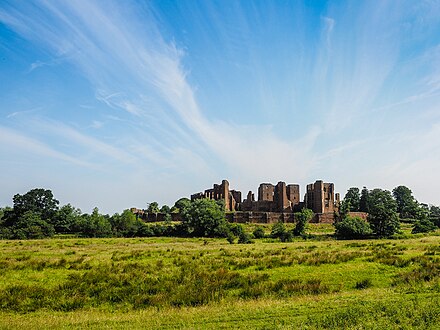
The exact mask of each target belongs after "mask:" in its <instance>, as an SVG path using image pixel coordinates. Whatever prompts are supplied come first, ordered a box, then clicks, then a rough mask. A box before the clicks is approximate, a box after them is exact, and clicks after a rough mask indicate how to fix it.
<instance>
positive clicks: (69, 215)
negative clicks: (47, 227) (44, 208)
mask: <svg viewBox="0 0 440 330" xmlns="http://www.w3.org/2000/svg"><path fill="white" fill-rule="evenodd" d="M80 217H81V210H80V209H77V208H74V207H73V206H72V205H70V204H67V205H63V206H62V207H61V208H60V209H59V210H57V212H56V214H55V215H54V216H53V217H52V219H51V221H50V223H51V224H52V225H53V226H54V228H55V231H56V232H57V233H71V232H72V231H73V228H74V226H75V223H76V222H78V220H79V218H80Z"/></svg>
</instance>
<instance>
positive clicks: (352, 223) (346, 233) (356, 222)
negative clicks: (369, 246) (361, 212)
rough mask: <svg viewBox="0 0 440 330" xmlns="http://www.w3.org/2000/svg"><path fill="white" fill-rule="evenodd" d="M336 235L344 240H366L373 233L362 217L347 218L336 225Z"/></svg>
mask: <svg viewBox="0 0 440 330" xmlns="http://www.w3.org/2000/svg"><path fill="white" fill-rule="evenodd" d="M335 228H336V231H335V235H336V236H338V237H340V238H344V239H356V238H365V237H367V236H369V235H371V234H372V233H373V232H372V230H371V228H370V225H369V224H368V222H367V221H365V220H364V219H362V218H360V217H350V216H348V217H346V218H344V219H343V220H342V221H340V222H338V223H335Z"/></svg>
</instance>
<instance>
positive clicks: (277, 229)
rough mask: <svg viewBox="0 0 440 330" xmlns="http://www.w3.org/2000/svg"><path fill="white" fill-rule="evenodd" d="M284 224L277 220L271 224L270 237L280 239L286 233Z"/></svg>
mask: <svg viewBox="0 0 440 330" xmlns="http://www.w3.org/2000/svg"><path fill="white" fill-rule="evenodd" d="M286 231H287V230H286V226H285V225H284V222H281V221H280V222H277V223H276V224H274V225H273V226H272V231H271V232H270V237H272V238H279V239H281V238H282V237H283V236H285V235H286Z"/></svg>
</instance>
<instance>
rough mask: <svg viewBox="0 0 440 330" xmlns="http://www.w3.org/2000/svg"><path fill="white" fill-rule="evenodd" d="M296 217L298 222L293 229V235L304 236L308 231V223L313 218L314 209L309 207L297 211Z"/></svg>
mask: <svg viewBox="0 0 440 330" xmlns="http://www.w3.org/2000/svg"><path fill="white" fill-rule="evenodd" d="M295 218H296V220H297V223H296V226H295V228H294V229H293V235H294V236H303V235H304V234H305V233H306V229H307V223H308V222H309V221H310V220H312V218H313V211H312V210H309V209H302V210H301V212H298V213H295Z"/></svg>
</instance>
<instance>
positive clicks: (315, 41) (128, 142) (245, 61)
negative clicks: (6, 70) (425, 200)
mask: <svg viewBox="0 0 440 330" xmlns="http://www.w3.org/2000/svg"><path fill="white" fill-rule="evenodd" d="M157 5H158V4H157V3H154V2H148V3H147V4H144V5H142V6H138V4H137V3H128V4H127V3H124V4H123V5H122V4H121V3H119V2H117V1H107V2H105V4H104V3H101V2H90V1H81V0H80V1H74V2H71V1H58V2H50V1H36V2H34V3H29V2H16V3H6V4H4V5H2V6H0V21H1V22H3V23H4V24H5V25H6V26H8V27H9V28H11V29H13V30H14V31H15V32H17V33H18V34H20V36H22V37H24V38H27V39H28V40H30V41H31V42H32V43H33V44H34V45H37V46H38V47H40V48H41V49H43V50H44V51H45V52H48V53H50V54H51V55H50V56H52V57H53V58H54V60H53V61H49V62H43V61H39V60H33V62H31V64H30V71H33V70H35V69H37V68H40V69H41V70H43V69H44V67H45V66H47V65H54V64H58V62H57V61H58V59H59V58H62V61H63V64H64V63H68V64H69V65H72V66H73V67H74V68H76V69H77V70H76V71H77V72H80V73H81V74H82V76H83V77H85V78H86V80H87V81H88V82H89V83H90V85H91V86H92V88H93V89H94V92H92V93H91V95H94V96H95V99H94V100H92V103H93V106H91V105H89V102H88V101H87V100H85V101H84V100H80V101H78V103H81V105H79V106H76V108H75V111H81V109H86V110H87V111H84V110H83V112H82V114H83V115H84V117H83V118H81V119H79V118H78V117H72V113H74V110H72V109H70V110H68V109H67V108H66V109H67V110H65V109H64V108H63V107H56V106H53V108H56V110H53V111H54V113H55V111H56V115H54V116H53V117H54V118H57V119H47V118H46V119H43V118H38V119H35V118H34V119H31V120H29V121H28V122H25V120H24V119H20V118H21V116H19V114H20V113H21V112H19V111H14V112H13V113H10V114H9V115H7V119H14V120H17V122H19V123H20V124H21V125H23V126H25V125H29V128H30V129H29V130H28V132H27V134H28V135H26V136H22V135H20V134H18V133H17V131H7V135H5V136H7V137H8V141H12V140H13V136H15V135H14V134H18V135H17V138H18V141H20V142H17V144H18V145H20V148H24V146H25V144H26V143H27V142H29V143H30V145H31V146H34V145H35V143H37V142H35V141H37V139H38V138H39V137H44V138H45V139H47V140H49V139H53V142H52V143H53V144H50V145H45V144H42V145H41V142H38V143H37V144H36V148H35V150H39V152H40V153H41V154H44V153H47V154H48V155H51V157H58V158H59V159H61V157H64V158H65V157H67V158H65V159H66V160H69V161H70V160H71V158H72V159H83V160H87V161H91V160H92V159H93V161H94V162H96V163H97V164H99V165H102V166H104V165H107V164H110V163H111V164H113V165H114V166H115V168H118V169H119V166H120V167H123V166H127V167H126V171H130V174H131V175H132V177H133V178H136V175H137V174H138V175H139V177H142V178H143V179H145V180H148V178H149V179H150V180H152V181H154V182H158V181H159V178H165V177H166V178H167V180H170V181H171V180H173V179H174V178H175V177H173V173H174V175H176V176H177V175H180V176H183V174H182V173H183V172H184V173H187V175H186V177H185V178H182V179H181V181H180V182H183V181H184V180H187V179H188V177H191V178H193V179H194V180H196V178H197V180H204V181H206V182H207V183H209V184H210V183H211V181H217V180H219V179H220V178H221V177H229V178H230V179H231V181H234V182H235V185H238V187H237V188H240V189H243V188H244V187H249V185H250V184H252V187H253V186H254V185H255V184H258V182H259V181H262V180H272V181H277V180H289V181H292V182H298V181H301V183H305V182H306V181H309V180H314V179H316V175H322V176H327V177H330V180H333V179H334V180H337V179H338V178H339V179H340V180H341V181H343V180H345V177H346V176H347V171H346V168H347V167H348V166H349V165H350V166H352V167H353V168H354V170H353V171H354V174H352V177H357V178H358V179H359V181H361V179H362V180H363V179H364V178H365V180H367V179H368V178H370V179H371V178H374V175H375V173H376V174H377V171H378V169H377V166H379V167H380V166H382V167H383V168H387V169H389V171H394V172H395V173H398V172H399V173H406V172H405V171H413V170H414V168H416V167H417V165H414V166H415V167H412V166H413V165H412V164H416V162H414V158H412V157H411V156H410V155H409V156H408V155H407V154H406V153H405V152H404V151H402V148H401V147H399V143H398V142H396V141H399V139H400V138H401V137H402V134H406V133H402V132H401V131H405V130H409V129H408V126H409V124H411V121H413V122H416V121H417V124H418V125H419V126H417V127H416V128H414V129H411V132H412V133H413V134H418V133H419V132H421V131H423V127H422V124H421V122H420V119H412V120H411V118H410V116H409V115H406V117H405V116H404V115H403V114H401V116H400V117H397V116H394V117H393V114H390V113H391V112H392V111H389V110H390V109H398V108H400V107H402V106H409V105H411V106H414V107H413V108H412V109H413V111H415V110H416V106H420V105H421V104H423V105H424V106H426V108H429V109H431V111H435V109H436V105H437V104H438V103H436V102H438V101H439V97H440V95H439V91H440V87H439V86H440V83H439V81H440V79H439V77H440V74H439V71H438V69H435V67H436V66H438V67H440V65H438V64H439V63H440V61H439V59H440V56H439V54H438V49H437V47H436V45H432V46H431V47H430V49H429V50H427V51H426V53H423V52H417V51H416V50H414V49H410V48H409V47H407V45H408V44H411V43H412V42H413V40H416V39H417V38H416V37H418V38H422V37H420V35H422V34H420V35H419V34H418V35H417V36H414V39H411V33H414V34H415V33H416V32H415V31H413V30H412V27H411V26H412V25H411V24H409V23H408V21H409V22H413V21H412V20H414V18H413V17H412V16H411V15H413V14H412V10H411V8H412V7H411V6H408V8H409V9H407V8H406V7H405V6H403V5H400V4H399V3H396V2H387V1H383V2H381V3H380V4H377V3H374V4H373V3H371V2H362V3H359V4H353V3H345V2H340V3H339V2H338V3H335V4H329V5H328V6H327V7H325V8H320V10H316V12H319V13H318V14H316V13H314V14H313V16H311V17H309V16H308V15H311V14H310V13H308V11H307V10H308V9H307V8H305V7H303V6H300V5H298V4H296V5H291V6H288V8H287V9H286V10H285V12H284V9H283V8H281V7H280V8H278V7H277V6H275V5H273V4H265V5H262V7H258V6H257V7H255V8H252V10H250V9H249V8H247V7H246V6H247V4H246V2H243V3H237V4H236V5H234V6H232V7H231V8H222V6H216V5H211V4H210V5H200V6H198V5H194V4H191V3H185V5H181V4H176V6H177V7H179V6H180V5H181V6H182V8H183V7H184V8H183V9H182V8H180V9H181V10H185V13H190V14H191V15H193V16H195V17H193V16H191V15H190V16H191V18H188V17H187V16H188V15H183V16H182V17H180V16H179V20H176V21H175V20H174V18H175V17H172V19H171V18H168V19H169V20H170V21H172V22H171V23H170V22H168V23H170V24H177V25H178V24H182V25H183V28H186V26H185V24H191V27H192V29H185V30H187V31H193V32H191V33H197V35H196V36H193V38H194V40H196V39H197V41H196V42H194V41H193V42H192V43H191V42H190V41H189V39H187V35H188V32H187V33H184V35H185V37H181V38H180V39H179V38H178V37H177V36H174V35H173V33H179V31H180V29H181V28H182V26H176V28H175V30H172V29H169V27H168V26H167V23H166V22H165V21H166V19H167V18H166V17H163V16H161V15H164V14H162V13H161V12H160V11H159V10H157V8H156V6H157ZM296 6H299V8H297V7H296ZM205 7H206V8H205ZM421 7H422V8H421V9H420V8H419V9H418V10H420V11H422V12H418V15H422V16H423V15H424V13H425V12H428V11H429V8H430V7H429V5H428V4H424V5H423V6H421ZM292 8H293V9H292ZM289 10H291V11H289ZM295 10H298V11H297V12H295ZM298 13H299V14H298ZM165 14H167V13H165ZM293 18H295V19H293ZM162 19H163V21H162ZM430 20H431V21H432V20H434V21H435V20H436V19H435V18H434V17H431V18H430ZM280 22H281V23H282V24H284V25H282V26H281V25H278V24H281V23H280ZM298 22H299V23H298ZM415 22H416V23H413V24H414V25H417V27H420V26H422V25H423V24H424V23H423V22H422V23H420V21H419V20H415ZM269 23H270V24H269ZM193 24H194V25H193ZM408 26H409V27H408ZM405 29H406V30H405ZM419 32H420V31H419ZM422 32H423V29H422ZM190 37H191V36H189V38H190ZM408 54H410V55H408ZM412 54H414V55H412ZM408 57H412V58H411V60H413V61H411V60H410V59H408ZM415 62H417V63H418V65H417V66H416V68H422V69H421V70H415V69H414V67H413V66H412V65H411V63H415ZM405 77H411V79H410V78H408V79H407V78H405ZM196 78H199V79H200V80H199V81H197V79H196ZM401 81H403V82H401ZM208 85H209V86H208ZM428 99H429V102H428V103H424V102H427V100H428ZM96 101H99V102H96ZM230 105H232V106H231V108H232V110H231V109H229V108H228V109H225V110H224V113H223V112H222V111H223V109H222V108H225V107H226V106H230ZM433 109H434V110H433ZM63 111H70V112H69V114H70V115H69V116H67V115H66V118H68V119H66V120H65V121H63V120H62V119H59V118H63ZM413 113H414V112H413ZM424 113H425V112H424ZM85 114H87V116H86V115H85ZM394 115H395V114H394ZM22 117H25V116H22ZM49 117H50V116H49ZM431 117H432V116H431ZM104 121H105V124H104ZM90 123H91V124H90ZM399 125H401V126H402V125H407V126H405V127H404V129H399ZM414 126H415V125H414ZM425 129H426V127H425ZM399 130H400V131H399ZM3 131H4V132H6V131H5V130H3ZM31 132H32V134H33V135H32V138H31V137H30V136H31V135H30V134H31ZM98 133H99V134H98ZM3 134H6V133H3ZM432 134H433V135H432V136H431V137H432V138H435V137H436V136H437V135H435V134H436V133H432ZM412 136H414V135H412ZM390 137H395V138H396V140H392V142H390V143H391V144H393V146H394V147H395V148H396V150H400V152H401V153H402V154H405V157H402V159H401V160H400V162H399V166H397V167H392V166H390V165H389V164H390V163H393V161H394V159H395V158H397V157H395V156H393V155H390V149H389V148H388V147H387V143H389V141H390V140H389V139H390ZM34 138H35V139H34ZM33 139H34V140H33ZM47 140H46V141H47ZM417 140H418V141H420V143H422V141H421V140H420V139H417ZM59 141H62V142H63V143H65V144H66V145H68V146H71V148H66V150H63V152H60V151H59V150H62V149H58V148H57V145H56V143H58V142H59ZM424 143H426V148H427V149H426V150H425V151H426V153H429V150H434V149H435V148H437V146H436V145H435V143H432V142H430V141H429V140H424ZM410 145H411V148H417V145H415V144H410ZM373 146H374V147H373ZM57 150H58V151H57ZM435 150H436V149H435ZM362 152H365V153H366V154H367V156H364V155H362ZM391 154H392V153H391ZM69 157H70V158H69ZM363 158H365V159H366V160H362V159H363ZM371 158H378V159H379V158H380V161H379V162H378V164H373V161H371ZM420 158H424V159H425V161H422V160H421V161H420V162H423V163H424V164H425V163H427V161H426V159H432V160H434V163H435V164H438V160H437V159H435V158H434V157H431V158H429V157H428V156H426V155H420ZM406 159H407V160H408V161H407V162H406ZM404 160H405V161H404ZM80 162H81V161H80ZM376 165H377V166H376ZM398 168H399V170H398V171H397V170H396V169H398ZM373 169H374V171H373ZM404 169H405V170H404ZM375 171H376V172H375ZM387 171H388V170H387ZM385 172H386V171H384V173H385ZM176 173H178V174H176ZM359 173H361V174H362V175H363V174H365V175H364V177H362V175H361V174H359ZM387 173H388V172H387ZM367 177H368V178H367ZM133 180H134V181H136V180H135V179H133ZM396 180H397V178H395V179H394V181H396ZM347 182H348V179H347ZM343 184H348V183H346V182H345V181H344V183H343ZM189 189H191V188H189Z"/></svg>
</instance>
